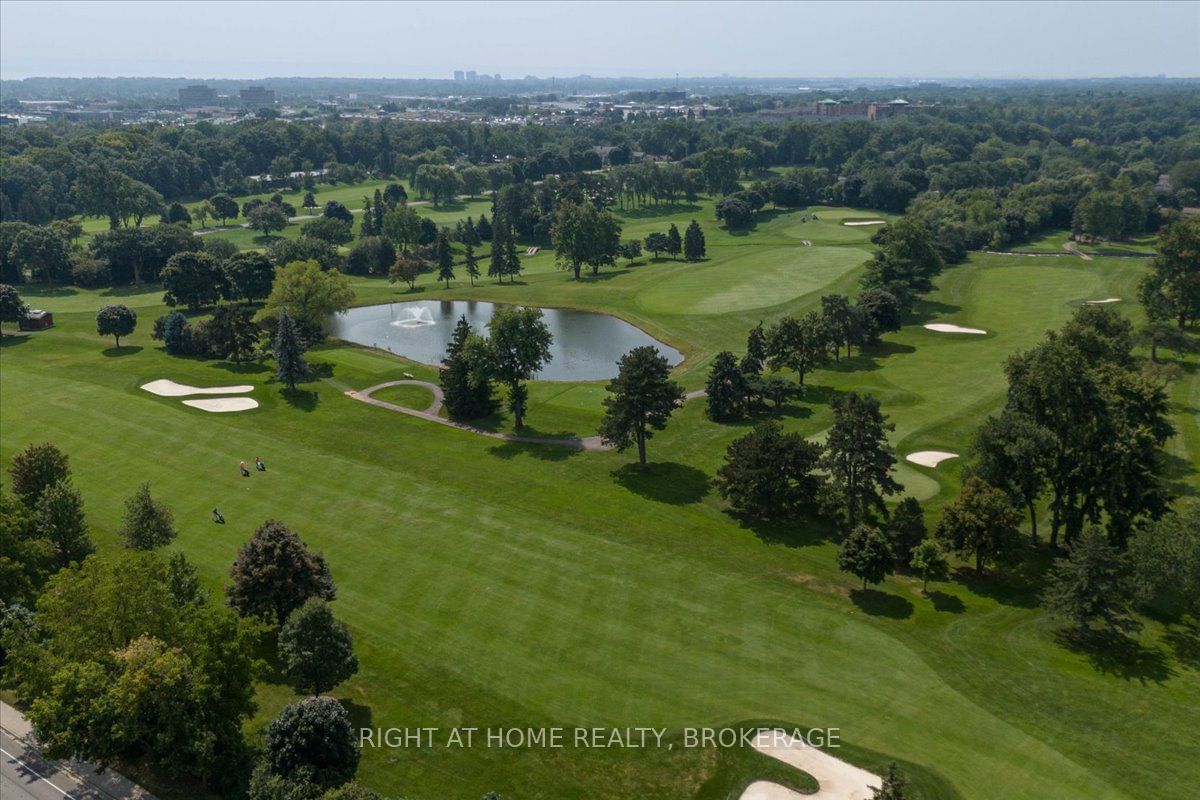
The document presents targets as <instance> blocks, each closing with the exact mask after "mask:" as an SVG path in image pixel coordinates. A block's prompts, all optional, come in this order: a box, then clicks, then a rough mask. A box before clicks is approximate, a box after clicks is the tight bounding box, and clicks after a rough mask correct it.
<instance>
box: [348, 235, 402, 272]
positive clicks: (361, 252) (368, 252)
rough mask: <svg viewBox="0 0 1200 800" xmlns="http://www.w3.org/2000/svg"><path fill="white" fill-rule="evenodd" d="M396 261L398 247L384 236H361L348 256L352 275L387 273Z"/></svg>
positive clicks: (349, 269) (349, 270)
mask: <svg viewBox="0 0 1200 800" xmlns="http://www.w3.org/2000/svg"><path fill="white" fill-rule="evenodd" d="M395 262H396V247H395V245H393V244H392V243H391V241H389V240H388V239H385V238H384V237H382V236H360V237H359V239H358V241H356V242H355V243H354V245H353V246H352V247H351V248H350V255H349V256H347V257H346V271H347V272H349V273H350V274H351V275H381V274H386V273H387V271H388V270H389V269H390V268H391V266H392V264H394V263H395Z"/></svg>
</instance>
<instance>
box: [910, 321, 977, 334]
mask: <svg viewBox="0 0 1200 800" xmlns="http://www.w3.org/2000/svg"><path fill="white" fill-rule="evenodd" d="M925 328H926V330H931V331H937V332H938V333H974V334H985V333H987V331H985V330H983V329H982V328H964V327H963V326H961V325H951V324H950V323H949V322H930V323H929V324H928V325H926V326H925Z"/></svg>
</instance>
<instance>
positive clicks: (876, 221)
mask: <svg viewBox="0 0 1200 800" xmlns="http://www.w3.org/2000/svg"><path fill="white" fill-rule="evenodd" d="M842 224H843V225H845V226H847V227H850V228H857V227H858V226H859V225H887V220H884V219H867V220H856V221H854V222H843V223H842Z"/></svg>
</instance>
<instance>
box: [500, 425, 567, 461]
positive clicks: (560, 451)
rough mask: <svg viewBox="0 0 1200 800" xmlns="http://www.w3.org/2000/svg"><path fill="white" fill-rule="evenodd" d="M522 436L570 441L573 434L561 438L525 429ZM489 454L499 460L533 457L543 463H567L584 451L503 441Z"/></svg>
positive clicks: (564, 446)
mask: <svg viewBox="0 0 1200 800" xmlns="http://www.w3.org/2000/svg"><path fill="white" fill-rule="evenodd" d="M521 435H522V436H537V437H539V438H543V437H544V438H552V439H563V438H565V439H569V438H571V436H572V435H571V434H569V433H565V434H562V435H561V436H555V435H554V434H542V433H531V432H530V429H529V428H525V429H524V430H523V431H522V432H521ZM488 452H489V453H491V454H492V455H494V456H496V457H497V458H503V459H504V460H506V461H507V460H509V459H511V458H515V457H516V456H519V455H526V456H533V457H534V458H537V459H541V460H542V461H566V460H567V459H568V458H571V457H573V456H577V455H579V454H580V453H582V452H583V451H582V450H581V449H580V448H578V447H568V446H566V445H561V444H543V443H540V442H512V441H503V442H500V443H498V444H496V445H495V446H494V447H490V448H488Z"/></svg>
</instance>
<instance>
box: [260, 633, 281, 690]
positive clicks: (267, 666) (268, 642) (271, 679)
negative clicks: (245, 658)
mask: <svg viewBox="0 0 1200 800" xmlns="http://www.w3.org/2000/svg"><path fill="white" fill-rule="evenodd" d="M254 657H255V658H256V659H258V679H259V680H260V681H262V682H263V683H270V684H274V685H276V686H285V685H286V684H287V678H286V677H285V676H284V674H283V667H282V665H280V663H279V631H278V629H276V628H273V627H266V626H263V629H262V635H261V636H259V637H258V641H257V642H256V643H255V645H254Z"/></svg>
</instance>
